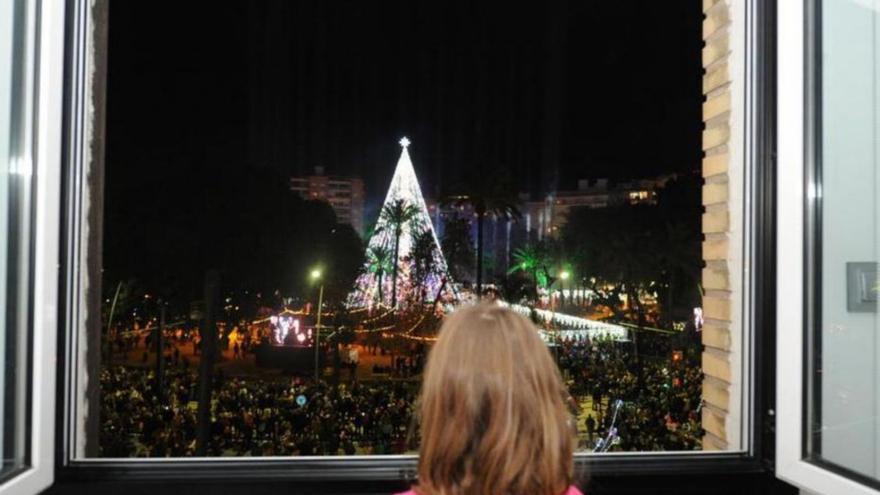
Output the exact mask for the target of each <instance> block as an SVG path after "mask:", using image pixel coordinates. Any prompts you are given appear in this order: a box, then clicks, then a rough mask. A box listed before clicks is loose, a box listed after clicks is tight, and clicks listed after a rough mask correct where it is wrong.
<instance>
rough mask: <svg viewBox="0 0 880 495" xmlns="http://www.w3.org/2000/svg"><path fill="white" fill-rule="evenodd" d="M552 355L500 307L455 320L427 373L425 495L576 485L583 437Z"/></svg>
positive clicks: (545, 492) (527, 326)
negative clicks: (576, 455)
mask: <svg viewBox="0 0 880 495" xmlns="http://www.w3.org/2000/svg"><path fill="white" fill-rule="evenodd" d="M566 397H567V392H566V390H565V387H564V385H563V384H562V380H561V378H560V376H559V369H558V368H557V366H556V364H555V363H554V362H553V358H552V357H551V356H550V352H549V351H548V349H547V346H546V345H545V344H544V342H543V341H542V340H541V338H540V336H539V335H538V332H537V330H536V329H535V327H534V325H532V324H531V322H529V321H528V320H527V319H526V318H524V317H522V316H520V315H518V314H516V313H514V312H513V311H510V310H508V309H504V308H502V307H500V306H497V305H489V304H482V305H478V306H472V307H466V308H462V309H459V310H457V311H456V312H455V313H453V314H452V315H451V316H450V317H449V318H448V319H447V320H446V322H445V323H444V324H443V328H442V329H441V330H440V337H439V340H438V341H437V343H436V345H435V346H434V348H433V349H432V350H431V354H430V356H429V357H428V364H427V367H426V369H425V376H424V381H423V383H422V395H421V400H420V405H419V409H420V410H419V413H420V416H419V418H420V427H421V436H422V440H421V448H420V458H419V491H420V492H421V493H423V494H424V495H428V494H431V495H433V494H444V495H446V494H450V495H452V494H456V495H458V494H501V493H503V494H510V495H524V494H533V495H551V494H558V493H561V492H562V491H564V490H565V488H566V487H567V486H568V485H569V484H570V483H571V478H572V462H573V461H572V454H573V449H574V445H575V434H576V432H575V428H574V426H573V423H572V417H571V415H570V414H569V412H568V409H567V407H566V404H565V398H566Z"/></svg>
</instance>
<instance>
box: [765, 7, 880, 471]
mask: <svg viewBox="0 0 880 495" xmlns="http://www.w3.org/2000/svg"><path fill="white" fill-rule="evenodd" d="M878 3H880V2H877V1H876V0H830V1H827V2H823V4H824V5H823V8H822V23H823V25H822V62H821V63H822V103H821V110H822V124H821V128H822V133H823V136H822V140H821V143H822V147H823V148H822V156H821V158H822V164H823V165H822V167H823V173H822V175H823V191H822V201H823V219H822V221H823V225H822V231H823V232H822V249H823V255H822V258H823V259H822V277H823V280H822V330H821V331H822V346H823V355H822V360H823V361H822V383H821V389H822V411H821V414H822V428H823V432H822V455H823V457H824V458H826V459H828V460H830V461H832V462H834V463H836V464H839V465H841V466H845V467H847V468H850V469H853V470H855V471H858V472H860V473H863V474H866V475H869V476H880V367H878V358H880V333H878V332H880V325H878V318H877V315H876V314H875V313H856V312H849V311H847V292H846V290H847V286H846V263H847V262H864V261H873V262H876V261H878V259H880V257H878V253H880V242H878V241H880V239H878V234H880V228H878V226H880V174H878V165H880V163H878V156H877V138H878V136H880V125H878V122H880V121H878V115H880V112H878V99H877V98H878V90H880V79H878V77H877V76H878V72H877V65H878V57H880V44H878V40H880V36H878V34H880V32H878V26H877V24H878V21H880V19H878V16H880V11H878V10H877V6H878V5H877V4H878ZM780 180H785V178H784V177H781V178H780Z"/></svg>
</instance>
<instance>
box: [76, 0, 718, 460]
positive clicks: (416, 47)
mask: <svg viewBox="0 0 880 495" xmlns="http://www.w3.org/2000/svg"><path fill="white" fill-rule="evenodd" d="M146 5H147V4H137V3H114V4H113V5H112V6H111V10H112V15H111V17H112V19H113V21H112V22H113V23H116V24H115V25H114V27H111V34H110V45H111V47H110V50H109V53H110V55H109V56H110V58H109V73H110V78H109V93H108V109H109V110H108V111H109V114H108V156H107V172H106V174H107V175H106V182H105V184H106V190H105V194H106V205H105V211H104V222H105V223H104V246H103V255H104V259H103V263H104V270H103V272H102V275H103V279H102V284H103V298H102V302H103V306H102V309H103V313H102V325H101V332H102V342H103V348H102V349H101V355H100V359H99V360H97V359H96V360H95V361H96V362H97V361H100V363H101V364H100V366H96V368H97V369H98V372H99V373H100V386H101V413H100V415H99V417H100V425H97V426H98V428H97V431H100V436H99V438H97V439H87V441H91V442H93V443H94V442H95V440H97V445H98V449H97V450H96V452H97V454H99V455H100V456H104V457H132V456H134V457H165V456H193V455H209V456H267V455H285V456H287V455H352V454H401V453H415V452H416V450H417V448H418V443H417V440H418V436H417V433H418V425H417V422H416V421H415V420H414V418H413V411H414V403H415V401H416V397H417V394H418V389H419V383H420V375H421V372H422V369H423V366H424V364H425V360H426V358H427V356H428V354H429V352H430V349H431V346H432V345H433V342H435V341H436V339H437V330H438V328H439V326H440V324H441V323H442V321H443V319H444V318H445V317H446V315H448V314H449V312H451V311H454V309H455V308H456V307H457V306H459V305H462V304H468V303H471V302H473V301H475V300H477V299H478V298H479V297H483V298H488V299H493V300H496V301H498V303H499V304H505V305H508V306H510V307H512V308H513V309H514V310H516V311H518V312H520V313H522V314H524V315H527V316H529V317H530V318H531V319H532V320H533V321H534V322H535V325H536V328H537V330H538V331H539V332H540V334H541V336H542V337H543V338H544V340H545V342H546V343H547V345H549V346H551V347H552V349H553V354H554V356H555V358H556V360H557V362H558V364H559V366H560V368H561V370H562V372H563V375H564V377H565V379H566V381H567V383H568V385H569V388H570V393H571V395H572V397H573V401H572V414H574V415H575V416H576V417H577V424H578V428H579V431H580V446H579V448H580V450H581V451H595V452H615V451H641V450H649V451H656V450H699V449H701V448H702V438H703V431H702V429H701V423H700V422H701V385H702V372H701V351H702V350H701V346H700V335H701V334H700V333H699V332H700V329H701V327H702V318H701V317H699V315H700V312H699V310H698V309H696V310H695V308H699V306H700V289H699V285H698V284H699V281H700V268H701V266H702V260H701V256H700V241H701V234H700V218H701V213H702V208H701V201H700V190H701V189H700V187H701V178H700V175H699V170H700V144H699V132H700V126H701V124H700V104H701V99H702V96H701V88H700V77H701V67H700V45H701V42H700V20H701V16H702V14H701V13H700V11H699V5H697V4H692V5H691V6H689V7H685V6H682V7H681V9H682V10H680V11H679V10H675V9H677V8H678V7H676V8H673V9H669V8H667V7H664V8H662V9H658V12H659V13H661V14H658V15H665V16H669V23H666V24H665V25H666V26H669V25H675V24H674V23H676V22H678V23H680V24H677V26H680V33H678V34H677V35H676V36H678V37H679V39H678V41H675V42H669V43H668V44H666V42H663V43H661V46H662V48H658V51H657V53H656V54H654V55H653V56H652V57H648V58H649V59H650V60H647V61H645V60H644V57H641V58H640V59H641V60H642V61H643V63H645V64H647V65H649V66H652V67H655V68H656V73H657V74H664V75H668V76H669V80H660V79H658V82H657V84H656V85H642V84H638V85H631V84H630V83H631V81H634V80H636V79H638V78H637V77H636V75H635V74H634V73H633V72H632V71H633V70H635V68H634V67H636V66H634V65H633V64H632V61H631V60H632V59H631V58H630V56H629V55H626V53H624V52H626V51H627V50H639V51H641V50H642V48H643V47H644V44H643V43H640V42H636V41H633V42H632V43H633V44H632V45H631V46H630V45H627V43H630V42H629V41H627V42H626V43H624V44H622V45H621V44H619V40H618V41H614V42H611V41H609V40H610V39H612V38H613V37H611V36H608V37H606V36H605V35H600V34H599V33H600V32H605V33H607V31H603V29H604V28H602V26H603V24H605V23H607V22H608V20H609V19H621V22H624V21H623V20H622V19H627V20H626V22H631V19H630V17H629V16H626V15H624V14H625V11H624V10H619V7H608V11H607V12H604V13H599V14H597V13H596V12H595V8H594V7H591V6H588V5H586V4H584V5H580V4H577V3H576V2H571V3H570V5H569V6H568V7H566V9H567V10H566V9H561V8H560V7H553V8H549V7H543V6H542V7H541V9H539V10H540V13H539V14H536V13H535V12H534V11H533V10H517V9H516V8H511V9H508V11H507V12H506V13H505V14H504V15H505V16H507V19H506V21H505V22H483V20H485V19H488V17H487V16H489V15H490V14H491V15H492V16H495V15H500V14H499V12H498V11H496V10H494V9H493V10H491V11H490V10H486V11H485V12H479V13H475V12H471V10H470V9H471V8H472V7H467V6H465V5H458V6H453V5H448V4H447V3H446V2H435V3H433V4H432V3H430V2H420V3H417V4H413V3H411V2H389V3H383V4H381V5H382V7H378V6H377V5H368V4H366V3H353V4H352V3H346V4H342V3H339V2H319V3H318V4H315V5H310V4H307V3H306V2H242V3H230V4H228V5H225V6H223V7H217V8H214V7H212V8H211V9H208V10H210V14H209V15H210V16H211V17H212V21H211V22H205V21H204V19H202V20H200V21H199V22H197V23H193V22H192V19H193V18H201V16H203V15H205V9H202V8H198V9H196V8H190V7H183V8H182V9H183V10H181V11H180V12H178V13H177V14H176V15H175V18H174V19H168V18H167V13H166V12H162V11H161V10H159V9H151V8H150V7H147V6H146ZM317 5H320V6H317ZM682 5H684V4H682ZM392 6H394V7H393V8H392ZM473 8H476V9H482V8H483V7H473ZM144 16H148V17H150V16H161V18H162V19H163V25H164V26H166V27H167V29H168V31H167V32H166V33H165V35H163V36H161V37H158V38H155V37H153V34H149V35H147V36H149V37H150V38H151V39H152V41H151V42H150V43H146V44H145V43H143V39H144V38H143V36H145V34H144V32H143V31H141V30H142V29H143V28H142V26H147V25H150V23H149V22H145V17H144ZM389 16H391V17H389ZM390 18H394V19H396V20H395V21H394V22H390V21H389V19H390ZM242 19H244V20H245V22H241V20H242ZM426 19H430V20H431V21H430V22H427V21H426ZM481 19H482V20H481ZM655 24H656V23H654V22H651V23H647V24H646V25H645V27H644V29H646V30H652V29H656V26H655ZM380 26H381V28H378V27H380ZM590 26H592V27H590ZM377 28H378V29H377ZM575 28H577V29H575ZM663 32H664V33H666V34H663V35H660V34H657V35H656V36H654V35H651V39H652V40H653V41H652V43H655V42H656V40H667V39H669V36H668V29H667V28H664V30H663ZM232 33H237V34H235V35H233V34H232ZM236 36H240V38H236ZM354 40H357V41H354ZM181 46H187V47H188V49H187V50H190V49H191V50H192V53H190V52H186V53H184V52H181V51H180V47H181ZM597 46H599V47H600V48H595V47H597ZM585 47H594V48H590V49H589V50H588V49H587V48H585ZM682 47H686V48H682ZM594 49H595V51H593V50H594ZM613 50H622V51H621V52H620V53H617V54H615V53H612V51H613ZM599 53H601V56H598V55H597V54H599ZM548 54H552V56H548ZM593 55H597V56H596V57H593ZM588 60H589V63H588V62H587V61H588ZM641 64H642V62H640V64H636V65H637V66H638V67H637V69H638V70H639V71H642V70H644V66H643V65H641ZM670 65H673V66H674V67H676V68H677V69H676V70H666V69H668V67H669V66H670ZM678 69H680V70H678ZM636 86H638V87H636ZM157 88H161V90H159V91H157ZM208 272H210V273H213V274H215V275H218V276H219V281H216V282H210V283H208V282H206V280H217V279H216V278H213V277H214V276H211V277H209V276H207V275H206V274H207V273H208ZM487 352H491V350H489V349H487ZM205 390H209V393H203V392H204V391H205ZM205 397H209V398H210V401H208V400H205ZM94 418H95V416H93V417H92V418H90V419H89V420H96V419H94ZM200 418H201V419H200ZM87 431H89V430H87ZM87 450H88V449H87Z"/></svg>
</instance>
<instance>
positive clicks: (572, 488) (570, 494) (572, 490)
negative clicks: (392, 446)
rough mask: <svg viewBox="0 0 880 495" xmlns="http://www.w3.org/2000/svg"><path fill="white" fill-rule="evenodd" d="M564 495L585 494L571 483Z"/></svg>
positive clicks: (403, 494)
mask: <svg viewBox="0 0 880 495" xmlns="http://www.w3.org/2000/svg"><path fill="white" fill-rule="evenodd" d="M396 495H416V492H415V491H413V490H409V491H405V492H403V493H398V494H396ZM563 495H584V494H583V493H581V491H580V490H578V488H577V487H576V486H574V485H571V486H570V487H568V490H565V493H564V494H563Z"/></svg>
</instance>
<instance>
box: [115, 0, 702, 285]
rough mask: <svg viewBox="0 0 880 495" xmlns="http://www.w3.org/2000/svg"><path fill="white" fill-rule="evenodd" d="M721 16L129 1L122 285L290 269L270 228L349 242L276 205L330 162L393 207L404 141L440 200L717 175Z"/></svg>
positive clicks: (119, 94) (608, 6)
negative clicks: (709, 29) (706, 172)
mask: <svg viewBox="0 0 880 495" xmlns="http://www.w3.org/2000/svg"><path fill="white" fill-rule="evenodd" d="M169 13H172V14H173V15H169ZM701 21H702V13H701V6H700V2H699V1H697V0H689V1H681V2H656V1H635V2H582V1H574V0H571V1H568V2H530V3H524V4H515V3H508V4H504V5H502V4H496V3H494V2H459V1H432V2H427V1H420V2H413V1H403V0H400V1H393V0H388V1H370V2H367V1H354V0H332V1H327V0H316V1H262V2H257V1H247V2H245V1H236V2H232V1H230V2H114V3H112V4H111V9H110V26H111V27H110V46H109V71H108V84H109V91H108V151H107V170H106V194H107V203H106V210H105V241H104V242H105V268H106V270H107V275H108V278H120V277H125V276H133V275H137V276H140V277H141V278H149V277H150V276H153V275H155V276H156V277H158V278H161V277H160V276H159V275H158V274H159V273H160V272H161V273H165V275H167V276H165V278H164V279H163V281H162V283H166V282H167V279H168V277H171V278H175V277H177V278H179V277H181V276H183V275H180V274H179V272H180V270H179V268H178V267H190V268H192V269H191V270H190V271H193V272H195V273H199V274H198V275H197V276H196V275H193V277H201V274H200V272H199V270H196V268H202V267H203V266H204V265H206V264H211V263H214V264H222V263H224V261H223V260H221V259H220V258H224V257H227V258H228V257H229V256H236V255H235V254H230V253H236V252H251V253H253V254H254V255H255V256H262V257H264V258H265V257H271V256H273V253H275V252H274V251H272V250H271V249H269V250H265V251H262V252H259V253H257V252H256V251H249V250H250V249H252V248H253V249H256V247H255V246H259V245H261V242H260V240H259V238H260V236H261V235H262V234H260V233H259V231H260V230H262V229H264V227H263V226H265V225H266V224H268V225H276V224H281V223H283V222H289V221H293V222H297V221H301V220H302V219H303V218H306V219H307V220H309V221H311V222H312V223H311V225H312V227H313V228H312V227H310V228H309V229H307V231H308V232H310V234H309V235H310V236H312V235H311V232H313V231H314V232H317V231H319V230H320V231H321V232H323V233H321V232H318V233H317V234H315V236H314V237H317V238H320V239H319V241H317V242H318V244H320V245H323V246H332V245H334V244H336V241H334V240H333V239H334V238H333V237H332V236H334V235H344V236H348V233H341V234H340V232H337V231H336V230H337V229H333V228H331V227H332V223H333V222H332V218H331V219H329V220H327V217H326V211H323V210H322V211H321V212H319V213H314V212H313V213H310V214H307V215H305V217H303V216H302V214H301V215H300V216H299V217H296V218H288V217H287V216H285V214H284V213H283V212H278V211H276V210H278V209H279V205H277V204H275V203H273V202H272V201H271V200H270V198H273V197H275V196H273V194H282V193H281V189H283V188H285V187H286V180H287V177H289V176H291V175H303V174H309V173H310V172H311V171H312V169H313V168H314V167H315V166H318V165H321V166H324V167H325V171H326V172H327V173H328V174H331V175H351V176H360V177H362V178H363V179H364V180H365V182H366V189H367V191H366V193H367V202H368V203H367V206H368V211H372V212H375V210H376V208H378V206H379V205H378V203H379V202H380V201H381V197H382V196H383V195H384V194H385V189H386V187H387V184H388V181H389V180H390V177H391V173H392V172H393V168H394V165H395V163H396V160H397V157H398V155H399V152H400V147H399V146H398V145H397V140H398V139H399V138H400V137H401V136H403V135H407V136H409V137H410V139H411V140H412V142H413V144H412V146H411V148H410V149H411V154H412V156H413V161H414V164H415V166H416V170H417V172H418V173H419V176H420V180H421V182H422V185H423V188H424V190H425V194H426V195H428V196H435V197H436V196H438V195H439V194H441V193H442V192H443V191H444V190H446V188H448V187H450V185H452V184H454V183H456V182H459V181H461V180H462V179H463V177H465V176H471V175H472V174H470V172H474V171H476V172H478V173H479V174H481V177H484V178H486V179H487V180H491V177H492V175H493V174H495V173H499V171H501V172H500V173H503V174H505V175H508V176H509V177H510V178H511V179H513V180H514V181H515V183H516V185H517V187H518V188H519V190H521V191H523V192H530V193H531V194H532V195H533V196H537V195H539V194H542V193H545V192H547V191H551V190H554V189H559V190H565V189H574V188H575V187H576V180H577V179H579V178H599V177H611V178H612V179H628V178H640V177H653V176H657V175H660V174H666V173H671V172H688V171H693V170H698V169H699V164H700V157H701V146H700V130H701V126H702V122H701V102H702V95H701V86H700V84H701V77H700V76H701V73H702V69H701V59H700V49H701V46H702V41H701ZM270 190H271V191H273V193H272V194H270V192H269V191H270ZM290 201H292V202H294V203H295V202H296V200H295V199H293V200H290ZM694 207H695V208H699V205H698V204H697V205H694ZM293 208H294V209H299V210H301V209H302V208H298V207H297V206H294V207H293ZM322 215H325V216H323V217H322ZM331 215H332V213H331ZM367 220H368V222H370V221H372V218H370V217H368V219H367ZM303 221H304V220H303ZM321 221H324V223H326V224H327V226H325V227H324V228H323V230H322V228H321V227H320V222H321ZM331 231H332V232H331ZM286 235H287V237H286V238H284V239H285V240H284V242H283V243H284V244H285V245H288V246H289V245H290V244H291V243H294V244H295V243H296V242H298V241H297V239H296V237H297V236H301V235H303V231H302V230H300V231H298V232H295V231H291V232H289V233H287V234H286ZM322 236H323V237H322ZM266 242H269V243H271V242H274V241H270V240H268V239H267V240H266ZM346 242H347V241H346ZM322 243H323V244H322ZM233 244H234V245H236V246H238V247H239V248H240V251H235V250H232V249H226V250H225V251H226V252H227V254H217V253H222V252H223V251H224V246H226V245H230V246H231V245H233ZM262 244H265V242H263V243H262ZM276 254H278V256H282V257H283V256H285V255H284V254H283V253H281V248H278V250H277V253H276ZM288 261H289V262H288V264H290V263H294V264H295V262H296V261H297V260H288ZM298 261H299V263H300V264H303V265H304V264H305V263H308V262H311V260H305V261H304V260H298ZM273 269H274V267H267V268H266V270H268V271H272V270H273ZM295 270H301V267H299V266H297V267H296V268H295ZM189 276H190V275H186V277H189ZM193 281H194V279H193ZM191 282H192V281H188V282H175V283H177V284H178V285H183V286H188V285H191ZM153 283H159V282H155V281H154V282H153ZM105 285H107V284H106V283H105ZM105 288H106V287H105Z"/></svg>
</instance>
